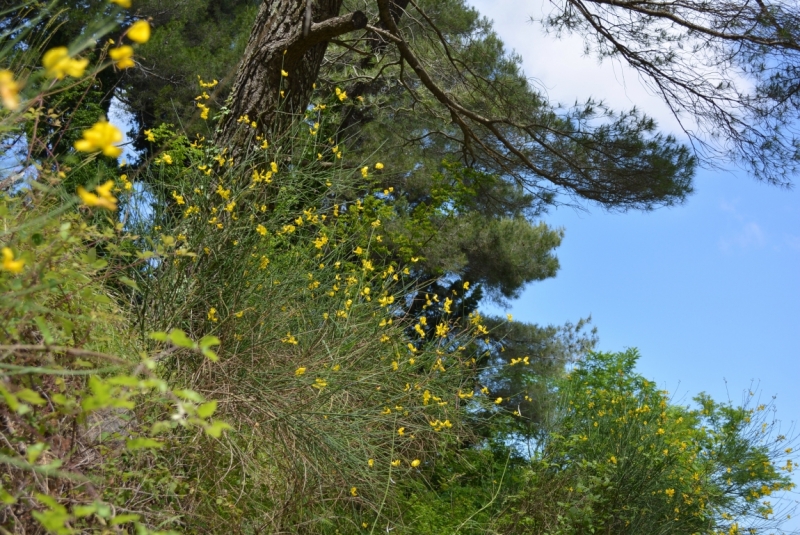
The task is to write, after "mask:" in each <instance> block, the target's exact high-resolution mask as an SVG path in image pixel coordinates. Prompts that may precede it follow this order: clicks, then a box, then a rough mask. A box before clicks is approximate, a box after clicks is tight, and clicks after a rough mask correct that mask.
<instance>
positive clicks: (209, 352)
mask: <svg viewBox="0 0 800 535" xmlns="http://www.w3.org/2000/svg"><path fill="white" fill-rule="evenodd" d="M201 351H202V353H203V356H204V357H206V358H207V359H208V360H210V361H211V362H217V361H218V360H219V357H218V356H217V353H216V351H214V350H213V349H209V348H207V347H206V348H204V349H202V350H201Z"/></svg>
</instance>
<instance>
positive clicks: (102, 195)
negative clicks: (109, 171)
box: [78, 180, 117, 210]
mask: <svg viewBox="0 0 800 535" xmlns="http://www.w3.org/2000/svg"><path fill="white" fill-rule="evenodd" d="M112 187H114V181H113V180H109V181H108V182H106V183H105V184H103V185H102V186H97V188H95V191H97V194H94V193H90V192H88V191H86V190H85V189H83V187H82V186H78V196H79V197H80V198H81V200H82V201H83V204H85V205H86V206H98V207H100V208H105V209H106V210H116V209H117V199H116V197H114V196H113V195H111V188H112Z"/></svg>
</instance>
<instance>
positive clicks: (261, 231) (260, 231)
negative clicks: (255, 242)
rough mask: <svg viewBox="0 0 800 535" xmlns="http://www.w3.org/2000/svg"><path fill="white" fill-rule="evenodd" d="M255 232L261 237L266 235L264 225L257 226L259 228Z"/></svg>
mask: <svg viewBox="0 0 800 535" xmlns="http://www.w3.org/2000/svg"><path fill="white" fill-rule="evenodd" d="M256 232H258V233H259V234H261V235H262V236H266V235H267V227H265V226H264V225H259V226H257V227H256Z"/></svg>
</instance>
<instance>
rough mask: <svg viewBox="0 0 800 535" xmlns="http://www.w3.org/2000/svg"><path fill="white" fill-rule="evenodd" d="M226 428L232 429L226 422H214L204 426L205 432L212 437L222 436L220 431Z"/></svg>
mask: <svg viewBox="0 0 800 535" xmlns="http://www.w3.org/2000/svg"><path fill="white" fill-rule="evenodd" d="M226 429H233V428H232V427H231V426H230V425H228V424H226V423H225V422H214V423H213V424H211V425H208V426H206V429H205V431H206V434H208V435H209V436H212V437H214V438H219V437H221V436H222V432H223V431H224V430H226Z"/></svg>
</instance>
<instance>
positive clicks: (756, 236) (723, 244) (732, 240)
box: [719, 221, 767, 252]
mask: <svg viewBox="0 0 800 535" xmlns="http://www.w3.org/2000/svg"><path fill="white" fill-rule="evenodd" d="M766 242H767V240H766V236H765V234H764V231H763V230H762V229H761V226H760V225H759V224H758V223H756V222H754V221H751V222H749V223H745V224H744V225H743V226H742V227H741V228H740V229H739V231H738V232H737V233H736V234H734V235H732V236H728V237H722V238H721V239H720V240H719V248H720V249H722V250H723V251H726V252H727V251H730V250H731V249H733V248H734V247H736V248H739V249H749V248H760V247H763V246H764V244H765V243H766Z"/></svg>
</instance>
